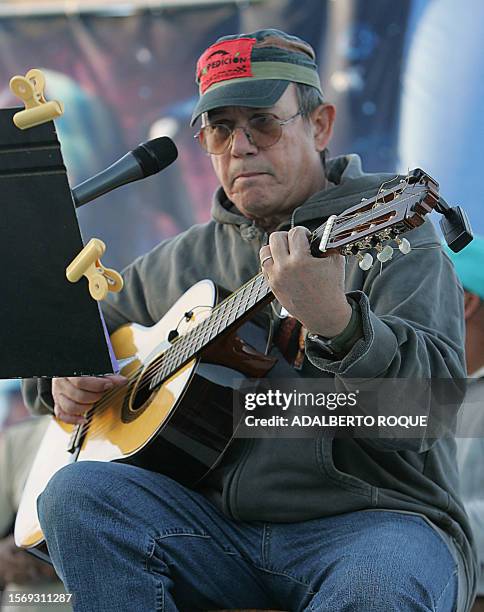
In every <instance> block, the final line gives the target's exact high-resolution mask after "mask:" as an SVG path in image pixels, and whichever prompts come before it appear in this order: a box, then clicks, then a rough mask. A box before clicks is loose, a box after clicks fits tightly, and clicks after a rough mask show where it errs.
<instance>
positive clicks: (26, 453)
mask: <svg viewBox="0 0 484 612" xmlns="http://www.w3.org/2000/svg"><path fill="white" fill-rule="evenodd" d="M16 395H20V394H19V392H18V391H17V392H16ZM20 401H21V397H20ZM18 406H19V402H18V401H17V402H16V403H15V405H14V406H12V410H15V412H16V413H17V416H18V415H19V413H20V408H19V407H18ZM25 415H26V412H25V407H24V409H23V417H24V419H25ZM49 422H50V418H49V417H38V418H34V419H32V418H29V419H28V420H20V419H19V420H17V422H16V423H15V424H12V425H10V426H8V427H7V428H5V429H4V430H2V431H0V591H3V592H2V594H1V597H0V610H1V611H2V612H13V610H18V609H19V606H20V605H21V604H20V603H11V599H10V598H11V597H13V596H15V594H16V593H20V594H22V595H23V594H25V595H28V594H45V595H48V594H49V593H64V592H65V591H64V587H63V585H62V582H61V581H60V580H59V579H58V577H57V574H56V573H55V570H54V569H53V568H52V567H51V566H50V565H49V564H48V563H46V562H45V561H41V560H40V559H37V558H35V557H34V556H32V555H31V554H29V553H27V552H26V551H24V550H21V549H20V548H17V546H16V545H15V542H14V538H13V525H14V521H15V514H16V512H17V508H18V505H19V503H20V498H21V495H22V490H23V487H24V483H25V480H26V478H27V476H28V473H29V470H30V466H31V464H32V462H33V460H34V457H35V454H36V452H37V449H38V447H39V444H40V441H41V440H42V436H43V435H44V433H45V430H46V428H47V425H48V424H49ZM24 605H25V604H24ZM28 610H31V611H32V612H36V611H39V612H40V611H41V610H43V611H45V612H47V611H49V612H53V611H54V610H57V612H68V611H69V610H72V607H71V606H68V605H66V604H49V603H37V604H35V603H33V604H29V607H28Z"/></svg>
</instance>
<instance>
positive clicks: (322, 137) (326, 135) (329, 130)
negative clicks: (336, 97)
mask: <svg viewBox="0 0 484 612" xmlns="http://www.w3.org/2000/svg"><path fill="white" fill-rule="evenodd" d="M335 117H336V107H335V106H334V104H321V105H320V106H318V107H317V108H315V109H314V110H313V112H312V113H311V123H312V126H313V134H314V146H315V149H316V151H320V152H321V151H323V150H324V149H326V147H327V146H328V143H329V141H330V140H331V136H332V134H333V124H334V119H335Z"/></svg>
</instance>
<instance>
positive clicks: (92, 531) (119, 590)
mask: <svg viewBox="0 0 484 612" xmlns="http://www.w3.org/2000/svg"><path fill="white" fill-rule="evenodd" d="M39 516H40V520H41V525H42V529H43V530H44V533H45V535H46V539H47V542H48V547H49V550H50V554H51V557H52V560H53V563H54V565H55V568H56V570H57V572H58V574H59V576H60V577H61V578H62V580H63V581H64V584H65V586H66V589H67V591H69V592H72V593H73V594H74V598H75V604H74V609H75V610H82V611H86V612H95V611H97V610H99V611H103V612H111V611H112V612H122V611H124V610H126V611H130V612H131V611H135V612H144V611H147V612H148V611H151V610H162V611H164V612H172V611H174V610H185V611H190V612H193V611H195V610H213V609H217V608H279V609H281V610H290V611H291V612H292V611H299V610H312V611H316V610H318V611H321V612H322V611H325V612H339V611H348V612H349V611H355V612H367V611H368V612H370V611H371V612H379V611H381V612H391V611H393V610H394V611H398V612H405V611H409V610H412V611H421V610H432V611H439V612H444V611H446V612H447V611H449V612H450V611H452V610H455V601H456V591H457V568H456V563H455V561H454V558H453V557H452V555H451V553H450V551H449V549H448V547H447V545H446V544H445V542H444V541H443V539H442V538H441V537H440V535H439V534H438V533H437V532H436V531H435V530H434V529H432V527H430V526H429V525H428V524H427V522H426V521H425V520H424V519H422V518H421V517H419V516H415V515H410V514H401V513H398V512H390V511H388V512H387V511H383V512H382V511H363V512H351V513H348V514H342V515H339V516H333V517H330V518H322V519H315V520H310V521H305V522H300V523H261V522H250V523H244V522H235V521H233V520H230V519H228V518H227V517H226V516H224V515H223V514H222V513H221V512H220V511H219V510H218V509H217V508H216V507H215V506H214V505H213V504H212V503H211V502H209V501H208V500H207V499H206V498H205V497H204V496H203V495H200V494H199V493H197V492H195V491H192V490H189V489H186V488H185V487H183V486H181V485H180V484H178V483H176V482H175V481H173V480H171V479H170V478H167V477H166V476H162V475H160V474H156V473H154V472H150V471H147V470H143V469H140V468H137V467H133V466H130V465H123V464H119V463H118V464H116V463H101V462H94V461H86V462H80V463H75V464H72V465H69V466H67V467H65V468H63V469H62V470H60V471H59V472H57V474H56V475H55V476H54V477H53V478H52V480H51V481H50V483H49V485H48V487H47V489H46V490H45V492H44V493H43V494H42V496H41V497H40V500H39Z"/></svg>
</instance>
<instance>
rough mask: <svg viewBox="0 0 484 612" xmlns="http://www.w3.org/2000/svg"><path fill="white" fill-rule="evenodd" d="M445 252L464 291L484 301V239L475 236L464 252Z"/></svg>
mask: <svg viewBox="0 0 484 612" xmlns="http://www.w3.org/2000/svg"><path fill="white" fill-rule="evenodd" d="M445 252H446V253H447V255H448V256H449V257H450V259H451V260H452V261H453V263H454V267H455V270H456V272H457V276H458V277H459V279H460V282H461V283H462V285H463V287H464V289H466V290H467V291H470V292H471V293H475V294H476V295H478V296H479V297H480V298H481V299H483V300H484V238H483V237H482V236H476V235H474V239H473V240H472V242H470V243H469V244H468V245H467V246H466V247H465V248H464V249H462V251H459V252H458V253H454V252H453V251H451V250H450V249H448V248H446V249H445Z"/></svg>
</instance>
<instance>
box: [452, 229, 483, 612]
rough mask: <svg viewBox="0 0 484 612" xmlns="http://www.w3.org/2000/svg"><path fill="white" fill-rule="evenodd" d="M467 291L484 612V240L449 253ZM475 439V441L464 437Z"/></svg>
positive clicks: (467, 472)
mask: <svg viewBox="0 0 484 612" xmlns="http://www.w3.org/2000/svg"><path fill="white" fill-rule="evenodd" d="M447 252H448V254H449V256H450V258H451V259H452V261H453V262H454V265H455V269H456V271H457V275H458V277H459V279H460V281H461V283H462V285H463V287H464V317H465V323H466V345H465V346H466V364H467V374H468V376H469V381H468V384H467V393H466V399H465V401H464V404H463V406H462V408H461V415H460V419H461V422H462V427H463V431H462V437H460V436H457V438H456V442H457V459H458V465H459V471H460V485H461V494H462V499H463V501H464V505H465V508H466V510H467V513H468V515H469V519H470V522H471V526H472V531H473V532H474V537H475V541H476V546H477V554H478V559H479V565H480V572H479V575H478V582H477V600H476V603H475V605H474V608H473V612H484V238H483V237H479V236H475V237H474V240H473V241H472V242H471V243H470V244H469V245H468V246H467V247H466V248H465V249H464V250H463V251H461V252H460V253H452V252H451V251H450V250H448V251H447ZM465 435H471V436H474V437H464V436H465Z"/></svg>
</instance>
